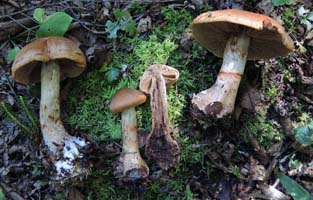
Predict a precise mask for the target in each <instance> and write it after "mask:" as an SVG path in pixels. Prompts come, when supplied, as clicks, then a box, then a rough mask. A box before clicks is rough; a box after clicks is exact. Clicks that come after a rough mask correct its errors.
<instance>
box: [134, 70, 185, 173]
mask: <svg viewBox="0 0 313 200" xmlns="http://www.w3.org/2000/svg"><path fill="white" fill-rule="evenodd" d="M178 77H179V72H178V71H177V70H176V69H174V68H172V67H169V66H166V65H159V64H156V65H151V66H150V67H148V68H147V69H146V71H145V72H144V74H143V75H142V77H141V80H140V85H139V88H140V90H141V91H143V92H145V93H147V94H150V104H151V105H150V106H151V112H152V130H151V133H150V134H149V136H148V138H147V141H146V155H147V157H148V158H149V159H151V160H154V161H156V162H157V163H158V164H159V166H160V167H161V168H162V169H168V168H171V167H173V166H174V165H176V164H177V162H178V160H179V152H180V149H179V146H178V144H177V142H176V141H175V140H174V139H173V138H172V137H171V134H170V127H169V120H168V109H167V95H166V86H170V85H172V84H174V83H175V82H176V81H177V79H178Z"/></svg>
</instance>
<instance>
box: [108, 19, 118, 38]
mask: <svg viewBox="0 0 313 200" xmlns="http://www.w3.org/2000/svg"><path fill="white" fill-rule="evenodd" d="M119 29H120V26H119V25H118V23H117V22H112V21H111V20H108V21H107V22H106V23H105V31H106V32H108V33H109V36H108V38H116V37H117V31H118V30H119Z"/></svg>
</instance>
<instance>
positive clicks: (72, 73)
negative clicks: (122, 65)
mask: <svg viewBox="0 0 313 200" xmlns="http://www.w3.org/2000/svg"><path fill="white" fill-rule="evenodd" d="M85 67H86V60H85V57H84V55H83V53H82V52H81V50H80V49H79V48H78V47H77V46H76V45H75V43H74V42H72V41H71V40H69V39H66V38H64V37H46V38H40V39H37V40H35V41H33V42H31V43H30V44H28V45H26V46H25V47H23V48H22V49H21V51H20V52H19V53H18V54H17V55H16V58H15V61H14V63H13V67H12V74H13V78H14V79H15V80H16V81H17V82H19V83H23V84H29V83H36V82H39V81H41V100H40V126H41V131H42V134H43V139H44V142H45V144H46V145H47V147H48V149H49V151H50V153H52V155H54V156H55V157H57V158H58V157H63V158H64V159H63V161H62V160H59V161H58V162H56V163H55V167H56V169H57V172H58V175H59V176H64V175H65V174H68V173H69V174H73V173H75V174H76V173H80V172H81V170H82V169H81V168H80V167H77V166H75V165H76V164H75V162H74V161H75V159H76V158H77V157H80V156H81V155H80V154H79V151H78V146H85V145H86V142H85V141H84V140H83V139H82V138H78V137H74V136H71V135H69V134H68V133H67V131H66V130H65V128H64V126H63V124H62V121H61V118H60V100H59V97H60V81H61V80H62V79H64V78H66V77H76V76H78V75H79V74H80V73H81V72H82V71H83V70H84V69H85ZM63 146H64V147H63ZM62 147H63V149H62ZM62 150H63V151H62ZM61 151H62V152H63V155H61V154H60V152H61Z"/></svg>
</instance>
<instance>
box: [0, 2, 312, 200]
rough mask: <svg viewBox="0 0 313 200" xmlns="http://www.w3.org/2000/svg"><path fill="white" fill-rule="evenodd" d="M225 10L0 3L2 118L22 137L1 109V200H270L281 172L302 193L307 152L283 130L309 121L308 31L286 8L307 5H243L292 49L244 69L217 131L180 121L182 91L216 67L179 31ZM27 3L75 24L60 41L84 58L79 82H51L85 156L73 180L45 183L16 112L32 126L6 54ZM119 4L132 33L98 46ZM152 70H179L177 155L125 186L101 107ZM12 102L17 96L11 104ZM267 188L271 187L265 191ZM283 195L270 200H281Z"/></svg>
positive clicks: (25, 31) (173, 96)
mask: <svg viewBox="0 0 313 200" xmlns="http://www.w3.org/2000/svg"><path fill="white" fill-rule="evenodd" d="M232 3H233V2H232V1H225V2H223V3H221V2H220V1H184V2H183V1H159V2H158V3H149V2H145V3H138V2H137V3H131V2H128V1H125V2H122V1H120V2H117V1H115V2H105V1H92V2H79V1H66V0H65V1H24V2H20V3H19V2H18V1H14V0H7V1H2V2H1V3H0V12H1V16H0V24H1V29H0V33H1V34H0V40H1V44H0V46H1V48H0V51H1V54H0V62H1V71H0V83H1V84H0V91H1V92H0V99H1V102H4V103H5V104H6V107H7V108H8V109H9V110H10V112H9V113H11V114H12V115H14V116H16V117H17V118H18V119H20V121H21V122H22V124H24V125H25V126H26V127H29V129H30V130H31V131H26V130H25V128H24V129H23V128H21V126H19V125H17V123H16V121H15V122H14V121H13V122H12V120H9V118H10V117H9V116H8V115H9V114H8V112H5V111H4V109H3V107H2V110H1V111H0V117H1V118H0V119H1V123H0V155H1V156H0V158H1V159H0V174H1V176H0V184H1V188H2V192H3V193H4V194H5V195H6V196H7V197H8V198H9V199H136V198H138V199H223V200H224V199H270V196H271V195H273V194H277V193H279V192H281V193H284V194H285V195H287V192H286V191H285V189H284V188H283V187H282V186H281V184H280V183H278V182H277V181H278V178H277V175H276V174H277V172H279V171H280V172H283V173H285V174H287V175H289V176H291V177H293V179H294V180H296V181H297V182H298V183H299V184H301V185H302V186H304V187H305V188H306V189H307V190H308V191H310V192H311V194H312V191H313V184H312V179H313V173H312V170H313V167H312V149H311V148H310V147H303V146H301V145H300V144H299V143H298V142H296V141H295V138H294V133H293V128H294V127H297V126H299V125H302V124H306V123H308V122H309V121H311V120H312V111H313V106H312V104H313V93H312V85H313V80H312V78H311V76H312V73H313V72H312V67H313V48H312V46H313V32H312V30H311V31H308V30H307V26H306V25H305V24H303V23H302V22H303V17H302V16H300V15H299V14H298V12H297V10H298V9H299V8H300V7H301V6H304V8H305V9H310V8H311V9H312V2H310V1H298V2H296V3H294V4H292V5H285V6H277V7H273V5H272V4H271V1H265V0H264V1H247V2H246V3H245V4H244V9H245V10H249V11H253V12H259V13H263V14H264V13H265V14H267V15H270V16H272V17H274V18H276V19H277V20H279V21H281V22H282V23H283V24H284V26H285V28H286V30H288V32H289V33H290V35H291V37H292V39H293V40H294V41H295V46H296V49H295V51H294V52H293V53H291V54H290V55H289V56H288V57H286V58H277V59H272V60H262V61H255V62H252V61H249V62H248V63H247V66H246V70H245V76H244V80H243V82H242V84H241V86H240V89H239V94H238V97H237V102H236V110H235V113H234V117H233V120H231V121H230V122H227V124H226V123H218V124H207V126H206V128H203V127H202V126H201V127H200V126H198V124H197V123H196V122H194V121H193V120H192V119H191V117H190V113H189V103H190V100H191V97H192V94H194V93H197V92H199V91H201V90H204V89H206V88H208V87H210V86H211V85H212V84H213V82H214V80H215V78H216V75H217V73H218V71H219V66H220V65H221V59H219V58H216V57H214V56H213V55H212V54H211V53H209V52H208V51H206V50H205V49H203V48H202V47H200V46H199V45H198V44H196V43H195V42H194V41H193V40H192V38H191V35H190V30H189V29H188V25H189V23H190V22H191V21H192V19H193V18H194V17H195V16H197V15H198V14H200V13H202V12H204V11H207V10H212V9H214V10H215V9H221V8H223V7H229V6H231V4H232ZM37 7H42V8H45V9H46V10H47V12H48V13H51V12H54V11H57V10H58V11H65V12H67V13H68V14H70V15H71V16H72V17H73V18H74V20H73V22H74V23H73V26H72V27H71V29H70V31H69V32H68V33H67V35H66V36H67V37H69V38H71V39H73V40H75V41H76V42H77V43H78V44H79V45H80V48H81V49H82V50H83V51H84V53H85V55H86V57H87V60H88V69H87V70H86V71H85V72H84V73H83V74H82V75H81V76H80V77H78V78H76V79H71V80H65V81H64V82H63V83H62V85H61V86H62V90H61V96H62V99H61V101H62V111H63V113H62V118H63V121H64V122H65V125H66V127H67V130H68V131H69V132H70V133H71V134H74V135H80V136H82V137H84V138H87V139H88V140H89V141H90V142H92V145H91V146H90V147H89V148H88V149H86V152H87V153H88V155H89V161H90V163H91V164H92V165H91V166H90V175H89V176H88V177H87V179H84V180H83V181H79V180H75V181H72V182H66V183H65V184H60V183H51V182H50V181H49V177H50V175H51V174H52V173H53V172H52V171H53V170H52V166H53V165H51V161H50V158H49V156H48V154H47V149H46V148H45V147H44V146H43V145H42V144H40V141H41V140H40V132H39V131H36V127H35V126H34V125H33V126H32V123H31V119H29V117H27V113H26V111H25V109H24V107H25V106H23V102H24V103H25V104H26V106H27V107H28V108H29V110H31V112H32V114H31V115H32V116H33V118H34V119H35V121H38V113H39V95H40V94H39V92H40V85H29V86H25V85H21V84H18V83H15V82H14V80H12V76H11V65H12V62H10V61H9V60H8V57H7V54H8V51H9V50H10V49H12V48H14V46H16V45H17V46H19V47H22V46H24V45H25V44H27V43H28V42H29V41H31V40H33V39H34V38H35V37H34V34H35V30H36V29H35V28H34V29H32V27H34V26H36V23H35V22H34V21H33V20H32V13H33V10H34V9H35V8H37ZM118 8H119V9H121V10H126V11H129V12H130V14H131V16H132V18H133V19H134V20H135V22H136V24H137V26H136V34H134V35H132V34H129V33H127V32H125V31H123V30H119V31H118V32H117V38H116V39H109V38H108V37H107V36H108V35H109V34H110V33H108V32H107V31H105V25H104V24H105V22H106V21H107V20H111V21H113V22H114V21H116V20H117V19H116V16H114V14H113V11H114V10H116V9H118ZM22 20H24V21H22ZM8 23H11V24H10V25H8ZM12 24H14V25H12ZM16 24H19V26H17V25H16ZM21 24H22V25H21ZM5 25H6V26H7V27H12V29H13V28H14V27H17V28H15V29H14V30H13V31H12V30H11V28H10V29H9V28H6V29H4V28H3V27H6V26H5ZM21 27H22V28H21ZM8 32H10V33H11V34H8ZM7 36H9V37H7ZM155 63H166V64H168V65H170V66H173V67H175V68H176V69H178V70H179V71H180V79H179V81H178V82H177V84H176V85H174V86H173V87H171V88H169V91H168V93H169V96H168V101H169V116H170V121H171V127H172V128H173V130H172V131H173V136H174V138H175V139H176V140H177V141H178V142H179V144H180V147H181V156H180V163H179V166H177V168H175V169H172V170H169V171H166V172H165V171H162V170H160V169H159V167H158V166H157V165H156V164H155V163H153V162H151V161H148V165H149V167H150V176H149V178H148V180H146V181H145V182H144V183H136V184H133V185H131V184H130V185H127V186H126V185H125V184H123V183H121V182H119V181H118V180H116V179H115V178H114V177H113V169H112V168H113V167H112V166H113V163H114V161H116V160H117V157H118V155H119V153H120V152H121V148H120V144H121V141H120V138H121V130H120V129H121V128H120V121H119V120H120V116H118V115H113V114H111V113H110V112H109V110H108V108H109V106H108V105H109V103H110V99H111V98H112V96H113V95H114V93H115V92H116V90H118V89H119V88H122V87H125V86H129V87H133V88H136V87H137V86H138V83H139V77H140V76H141V74H142V72H143V71H144V69H145V68H146V67H147V66H148V65H150V64H155ZM19 96H23V97H24V100H22V103H21V100H20V98H19ZM137 114H138V123H139V127H140V128H141V131H140V133H141V134H140V139H141V141H142V143H143V145H144V139H145V135H146V134H147V133H149V132H150V128H151V114H150V109H149V103H146V104H145V105H143V106H142V107H140V108H139V109H138V110H137ZM37 141H39V142H37ZM142 150H144V148H142ZM142 154H143V155H144V152H143V151H142ZM144 158H145V157H144ZM273 185H274V187H275V188H276V189H273V188H270V186H273ZM270 189H272V190H277V191H276V193H275V192H273V191H271V192H269V191H270ZM0 193H1V192H0ZM284 194H282V196H283V197H284V198H281V199H288V197H287V196H284ZM0 196H1V195H0ZM276 199H278V198H276Z"/></svg>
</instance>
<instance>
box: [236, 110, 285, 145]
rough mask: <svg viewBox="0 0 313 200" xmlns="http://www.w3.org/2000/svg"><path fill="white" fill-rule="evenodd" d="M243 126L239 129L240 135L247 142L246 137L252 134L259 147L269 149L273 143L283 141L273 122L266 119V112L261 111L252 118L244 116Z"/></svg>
mask: <svg viewBox="0 0 313 200" xmlns="http://www.w3.org/2000/svg"><path fill="white" fill-rule="evenodd" d="M243 121H244V123H245V126H244V127H243V128H242V129H241V131H240V133H241V135H242V136H243V138H244V139H245V141H246V142H247V141H248V135H249V134H252V135H253V136H254V138H256V140H257V141H258V142H259V144H260V145H262V146H264V147H265V148H268V147H270V146H271V145H272V144H274V143H275V142H278V141H280V140H281V139H283V134H282V133H281V132H280V131H279V128H278V127H277V126H276V125H275V123H273V121H271V120H269V119H267V112H266V110H261V111H260V112H258V113H257V114H255V115H254V116H253V117H252V116H250V115H249V116H245V119H244V120H243Z"/></svg>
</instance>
